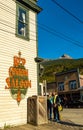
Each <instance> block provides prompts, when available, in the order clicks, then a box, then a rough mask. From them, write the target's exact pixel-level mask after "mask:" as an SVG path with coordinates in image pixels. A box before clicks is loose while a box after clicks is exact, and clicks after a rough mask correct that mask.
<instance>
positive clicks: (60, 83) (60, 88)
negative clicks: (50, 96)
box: [58, 82, 64, 91]
mask: <svg viewBox="0 0 83 130" xmlns="http://www.w3.org/2000/svg"><path fill="white" fill-rule="evenodd" d="M58 90H59V91H63V90H64V82H59V83H58Z"/></svg>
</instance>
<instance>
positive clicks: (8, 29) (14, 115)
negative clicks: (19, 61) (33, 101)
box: [0, 0, 37, 127]
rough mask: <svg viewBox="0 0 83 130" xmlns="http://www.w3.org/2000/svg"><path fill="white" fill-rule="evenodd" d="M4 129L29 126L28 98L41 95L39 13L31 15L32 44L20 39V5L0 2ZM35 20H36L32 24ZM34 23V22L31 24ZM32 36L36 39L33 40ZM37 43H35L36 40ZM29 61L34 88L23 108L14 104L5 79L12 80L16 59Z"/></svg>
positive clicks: (1, 122)
mask: <svg viewBox="0 0 83 130" xmlns="http://www.w3.org/2000/svg"><path fill="white" fill-rule="evenodd" d="M0 16H1V17H0V127H3V126H4V125H5V124H6V125H18V124H25V123H27V98H28V97H29V96H31V95H37V64H36V63H35V61H34V58H35V57H37V48H36V23H35V22H36V13H34V12H33V11H31V10H30V11H29V18H30V21H29V30H30V39H32V40H30V41H27V40H23V39H21V38H18V37H16V35H15V32H16V30H15V28H16V3H15V1H14V0H0ZM32 19H33V20H32ZM31 21H32V22H31ZM32 33H33V35H34V36H32ZM33 39H34V40H33ZM19 50H20V51H21V53H22V57H23V58H25V59H26V65H25V67H26V69H28V76H29V77H28V78H29V80H31V84H32V87H31V88H28V91H27V95H26V97H25V99H23V100H22V101H21V102H20V104H19V105H18V104H17V101H16V100H14V99H13V98H12V96H11V93H10V91H9V90H8V89H5V86H6V85H7V84H6V81H5V79H6V78H7V77H8V76H9V74H8V71H9V67H10V66H13V57H14V56H15V55H18V52H19Z"/></svg>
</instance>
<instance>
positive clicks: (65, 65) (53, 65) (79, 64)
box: [40, 58, 83, 82]
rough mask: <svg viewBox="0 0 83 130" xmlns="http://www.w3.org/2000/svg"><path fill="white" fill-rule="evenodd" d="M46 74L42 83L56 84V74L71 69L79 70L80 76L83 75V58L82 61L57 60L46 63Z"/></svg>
mask: <svg viewBox="0 0 83 130" xmlns="http://www.w3.org/2000/svg"><path fill="white" fill-rule="evenodd" d="M42 65H43V66H44V74H43V76H42V77H40V81H43V80H46V81H47V82H54V81H55V75H54V73H58V72H64V71H67V70H70V69H74V68H79V72H80V74H83V58H82V59H57V60H49V61H44V62H43V63H42Z"/></svg>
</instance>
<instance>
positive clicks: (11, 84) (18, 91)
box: [5, 52, 31, 103]
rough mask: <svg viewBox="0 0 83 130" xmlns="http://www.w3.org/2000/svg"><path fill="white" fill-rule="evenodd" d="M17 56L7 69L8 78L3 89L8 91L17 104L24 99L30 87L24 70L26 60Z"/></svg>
mask: <svg viewBox="0 0 83 130" xmlns="http://www.w3.org/2000/svg"><path fill="white" fill-rule="evenodd" d="M18 55H19V56H14V63H13V66H11V67H10V68H9V77H8V78H6V83H7V86H6V87H5V89H10V92H11V94H12V97H13V99H15V100H17V102H18V103H20V101H21V100H22V99H24V97H25V95H26V93H27V89H28V87H31V81H29V80H28V70H27V69H26V68H25V66H24V65H25V63H26V60H25V59H24V58H21V52H19V53H18Z"/></svg>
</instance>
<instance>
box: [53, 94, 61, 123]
mask: <svg viewBox="0 0 83 130" xmlns="http://www.w3.org/2000/svg"><path fill="white" fill-rule="evenodd" d="M59 105H60V101H59V96H58V93H57V92H54V93H53V114H54V121H56V122H60V115H59V110H58V106H59Z"/></svg>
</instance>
